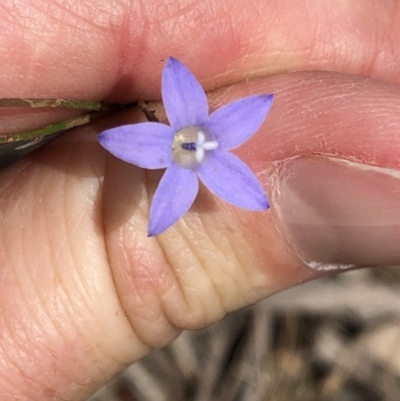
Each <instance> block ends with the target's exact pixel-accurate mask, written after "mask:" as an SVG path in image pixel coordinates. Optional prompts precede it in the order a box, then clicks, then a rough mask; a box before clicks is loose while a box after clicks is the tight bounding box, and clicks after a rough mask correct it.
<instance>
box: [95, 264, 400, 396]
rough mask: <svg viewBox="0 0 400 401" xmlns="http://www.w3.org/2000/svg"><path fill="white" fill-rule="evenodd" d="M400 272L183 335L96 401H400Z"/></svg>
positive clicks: (347, 279)
mask: <svg viewBox="0 0 400 401" xmlns="http://www.w3.org/2000/svg"><path fill="white" fill-rule="evenodd" d="M399 272H400V270H399V269H397V268H381V269H380V270H377V269H375V270H374V269H369V270H360V271H353V272H348V273H344V274H342V275H339V276H337V277H331V278H325V279H321V280H319V281H315V282H312V283H308V284H305V285H302V286H299V287H296V288H293V289H291V290H288V291H285V292H283V293H280V294H277V295H276V296H273V297H271V298H270V299H268V300H266V301H264V302H262V303H259V304H257V305H254V306H253V307H251V308H247V309H244V310H241V311H239V312H236V313H232V314H230V315H229V316H227V317H226V318H225V319H223V320H222V321H221V322H219V323H217V324H215V325H213V326H212V327H210V328H208V329H205V330H201V331H197V332H185V333H183V334H182V335H181V336H180V337H179V338H178V339H177V340H176V341H175V342H174V343H173V344H171V345H170V346H169V347H166V348H164V349H161V350H158V351H156V352H153V353H152V354H150V355H149V356H147V357H146V358H144V359H143V360H141V361H139V362H138V363H136V364H133V365H132V366H131V367H130V368H129V369H127V370H126V371H124V372H123V373H121V374H120V375H119V376H118V377H116V378H115V379H114V380H113V381H112V382H111V383H109V384H108V385H107V386H105V387H104V388H102V389H101V391H99V392H98V393H97V394H96V395H94V396H93V397H92V398H91V399H90V401H169V400H174V401H183V400H185V401H314V400H315V401H317V400H318V401H398V399H399V394H400V284H399V283H400V274H399Z"/></svg>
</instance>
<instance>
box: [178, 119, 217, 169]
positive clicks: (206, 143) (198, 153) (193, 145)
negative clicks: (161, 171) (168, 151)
mask: <svg viewBox="0 0 400 401" xmlns="http://www.w3.org/2000/svg"><path fill="white" fill-rule="evenodd" d="M217 148H218V142H217V141H213V140H211V139H210V137H209V135H208V134H207V133H205V132H204V131H203V130H202V129H201V128H199V127H194V126H190V127H187V128H184V129H182V130H180V131H178V132H177V133H176V134H175V137H174V142H173V145H172V153H173V160H174V162H175V163H177V164H179V165H181V166H183V167H193V166H195V165H196V164H199V163H201V162H202V161H203V160H204V158H205V154H206V151H209V150H215V149H217Z"/></svg>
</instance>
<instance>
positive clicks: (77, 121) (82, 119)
mask: <svg viewBox="0 0 400 401" xmlns="http://www.w3.org/2000/svg"><path fill="white" fill-rule="evenodd" d="M109 114H111V113H110V112H109V111H105V112H104V111H98V112H90V113H87V114H83V115H81V116H78V117H75V118H71V119H69V120H65V121H61V122H57V123H53V124H50V125H46V126H45V127H42V128H38V129H35V130H33V131H28V132H22V133H18V134H6V135H0V144H2V143H10V142H17V141H29V140H34V139H37V138H42V137H44V136H48V135H52V134H55V133H57V132H61V131H65V130H67V129H70V128H74V127H79V126H80V125H84V124H87V123H90V122H92V121H95V120H98V119H100V118H102V117H105V116H107V115H109Z"/></svg>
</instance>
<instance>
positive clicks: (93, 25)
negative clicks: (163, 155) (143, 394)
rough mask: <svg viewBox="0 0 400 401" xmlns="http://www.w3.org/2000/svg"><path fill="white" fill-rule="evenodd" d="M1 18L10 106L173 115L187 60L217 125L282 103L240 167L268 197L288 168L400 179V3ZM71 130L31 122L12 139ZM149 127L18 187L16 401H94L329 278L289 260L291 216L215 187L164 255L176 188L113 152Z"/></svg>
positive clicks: (1, 224) (51, 5) (212, 4)
mask: <svg viewBox="0 0 400 401" xmlns="http://www.w3.org/2000/svg"><path fill="white" fill-rule="evenodd" d="M0 11H1V15H2V17H1V20H0V49H1V51H0V59H1V76H0V88H1V92H0V93H1V96H2V97H32V98H33V97H48V98H71V99H82V100H83V99H92V100H101V99H106V100H110V101H119V102H123V101H133V100H138V99H146V100H154V101H157V100H159V99H160V73H161V69H162V67H163V60H165V59H166V58H167V57H168V56H170V55H172V56H175V57H177V58H178V59H180V60H181V61H182V62H183V63H185V64H186V65H187V66H188V67H189V68H190V69H191V70H192V71H193V73H194V74H195V75H196V76H197V77H198V78H199V79H200V81H201V82H202V84H203V85H204V87H205V88H206V90H207V91H209V92H210V95H209V98H210V105H211V108H212V109H214V108H216V107H219V106H221V105H223V104H226V103H227V102H229V101H232V100H235V99H237V98H240V97H242V96H246V95H249V94H252V93H270V92H273V93H274V94H275V102H274V107H273V109H272V111H271V113H270V115H269V116H268V118H267V120H266V122H265V124H264V125H263V126H262V128H261V129H260V131H259V132H258V133H257V134H256V135H255V136H254V137H253V138H252V140H250V141H249V142H248V143H246V144H245V145H244V146H243V147H241V148H240V149H238V151H237V154H238V155H239V156H241V157H242V158H243V160H244V161H245V162H246V163H248V164H249V165H250V167H251V168H252V169H253V170H254V171H255V172H256V173H257V175H258V176H259V178H260V180H261V181H262V183H263V185H265V188H266V191H267V192H270V191H271V179H272V176H273V173H274V162H276V161H279V160H282V159H284V158H286V157H291V156H294V155H304V154H310V153H326V154H335V155H338V156H340V157H343V158H347V159H352V160H357V161H361V162H364V163H368V164H376V165H380V166H385V167H392V168H400V158H399V155H400V141H399V140H398V132H399V128H400V127H399V126H400V112H399V110H400V107H399V104H400V90H399V87H398V86H397V85H398V83H399V82H398V81H399V80H400V75H399V73H398V71H399V70H400V52H399V49H398V43H400V40H399V39H400V29H398V27H399V24H400V1H398V0H363V1H354V0H308V1H307V0H281V1H279V2H277V1H274V0H253V1H251V2H250V3H249V2H248V1H245V0H243V1H241V0H239V1H237V0H224V1H218V2H216V1H212V0H197V1H190V0H179V1H173V2H172V1H171V2H167V1H160V0H147V1H141V0H138V1H134V0H132V1H129V0H119V1H111V0H105V1H102V2H98V1H95V0H71V1H69V2H63V1H61V0H35V1H33V0H6V1H3V2H2V3H1V4H0ZM289 71H290V72H292V73H290V74H289V73H288V72H289ZM293 71H297V72H295V73H293ZM349 74H352V75H349ZM249 78H251V80H249ZM369 78H375V79H376V80H371V79H369ZM377 104H379V105H380V107H379V108H377V107H376V105H377ZM157 107H158V106H157ZM159 112H160V115H162V109H161V108H160V107H159ZM55 113H57V114H55ZM357 113H361V118H362V121H363V123H362V124H363V125H362V130H360V129H359V124H360V123H359V121H360V119H359V118H356V117H357V116H359V114H357ZM7 114H10V113H9V112H8V111H7ZM56 117H57V118H56ZM63 117H69V114H67V113H66V112H60V111H35V112H34V113H32V112H29V111H26V110H13V112H12V114H11V116H9V117H7V118H6V117H4V118H2V126H1V128H2V130H4V131H7V132H9V131H12V130H19V129H25V128H32V127H35V126H37V124H39V123H40V124H43V123H44V122H50V121H53V120H54V119H55V118H56V119H59V118H63ZM142 119H143V116H142V115H141V113H139V112H135V111H128V112H124V113H120V114H119V115H117V116H114V117H112V118H110V119H108V120H107V121H102V122H97V123H95V124H92V125H90V126H87V127H84V128H80V129H75V130H73V131H71V132H69V133H68V134H65V135H63V136H62V137H60V138H59V139H57V140H56V141H54V142H52V143H51V144H49V145H47V146H45V147H44V148H43V149H41V150H39V151H37V152H35V153H34V154H32V155H31V156H29V157H27V158H25V159H24V160H21V161H20V162H18V163H16V164H14V165H13V166H10V167H9V168H7V169H4V170H2V171H1V172H0V269H1V271H0V272H1V274H0V327H1V330H0V394H2V399H3V400H15V399H18V400H41V401H43V400H65V399H67V400H83V399H85V398H86V397H87V396H88V395H89V394H91V393H92V392H94V391H95V390H96V389H97V388H98V387H100V386H101V385H102V384H103V383H105V382H106V381H107V380H108V379H109V378H111V377H112V376H113V375H115V374H116V373H117V372H118V371H120V370H122V369H123V368H124V367H126V366H127V365H128V364H130V363H132V362H134V361H135V360H137V359H138V358H140V357H142V356H143V355H145V354H146V353H148V352H149V351H151V349H153V348H155V347H160V346H163V345H166V344H168V343H169V342H170V341H172V340H173V339H174V338H175V337H176V336H177V335H178V334H179V333H180V331H181V330H186V329H189V330H192V329H198V328H202V327H205V326H207V325H209V324H211V323H212V322H214V321H216V320H218V319H221V318H222V317H223V316H224V315H225V314H226V313H227V312H229V311H232V310H235V309H238V308H240V307H243V306H246V305H248V304H250V303H253V302H256V301H258V300H260V299H262V298H264V297H266V296H268V295H270V294H272V293H274V292H276V291H279V290H282V289H285V288H288V287H290V286H293V285H296V284H299V283H301V282H304V281H306V280H310V279H314V278H316V277H317V276H319V275H320V274H321V273H318V272H316V271H312V270H310V269H308V268H306V267H305V266H302V265H301V263H300V262H299V261H298V260H297V259H296V257H295V256H293V255H292V254H291V253H290V252H289V251H288V249H287V245H286V243H285V241H284V239H283V238H282V237H281V235H280V234H279V232H278V231H277V229H276V217H275V215H274V213H273V211H272V212H268V213H263V214H259V213H251V212H247V211H243V210H239V209H236V208H234V207H231V206H229V205H227V204H225V203H223V202H222V201H220V200H218V199H216V198H215V197H214V196H212V195H211V194H210V193H209V192H207V191H206V190H205V189H204V188H202V189H201V191H200V194H199V198H198V200H197V201H196V203H195V205H194V206H193V208H192V209H191V211H190V212H189V213H188V214H187V215H186V216H185V217H184V218H183V219H182V220H181V221H180V222H179V223H178V224H176V225H175V226H174V227H172V228H171V229H169V230H168V231H167V232H165V233H164V234H162V235H160V236H159V237H156V238H147V237H146V229H147V217H148V210H149V201H150V200H151V197H152V194H153V193H154V190H155V188H156V186H157V183H158V180H159V178H160V176H161V172H146V171H142V170H140V169H139V168H136V167H134V166H131V165H128V164H126V163H123V162H121V161H119V160H116V159H115V158H113V157H112V156H111V155H109V154H106V152H105V151H104V150H103V149H101V148H100V146H99V145H98V144H97V142H96V136H97V134H99V133H100V132H101V131H102V130H104V129H106V128H108V127H112V126H116V125H121V124H124V123H132V122H137V121H140V120H142ZM338 120H339V121H341V122H343V123H342V124H341V125H340V126H338V125H337V124H332V123H333V122H335V121H338Z"/></svg>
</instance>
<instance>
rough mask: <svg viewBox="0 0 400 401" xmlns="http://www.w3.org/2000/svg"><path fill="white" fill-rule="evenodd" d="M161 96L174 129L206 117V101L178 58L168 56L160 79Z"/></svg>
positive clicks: (201, 91)
mask: <svg viewBox="0 0 400 401" xmlns="http://www.w3.org/2000/svg"><path fill="white" fill-rule="evenodd" d="M161 90H162V98H163V103H164V107H165V112H166V114H167V117H168V121H169V123H170V124H171V126H172V128H173V129H174V130H175V131H180V130H181V129H183V128H185V127H189V126H191V125H200V124H201V123H203V122H204V121H205V120H206V119H207V117H208V103H207V98H206V94H205V93H204V90H203V88H202V87H201V85H200V84H199V82H198V81H197V79H196V78H195V76H194V75H193V74H192V73H191V72H190V71H189V70H188V69H187V68H186V67H185V66H184V65H183V64H182V63H181V62H180V61H178V60H176V59H174V58H173V57H170V58H169V59H168V60H167V62H166V64H165V67H164V70H163V74H162V81H161Z"/></svg>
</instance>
